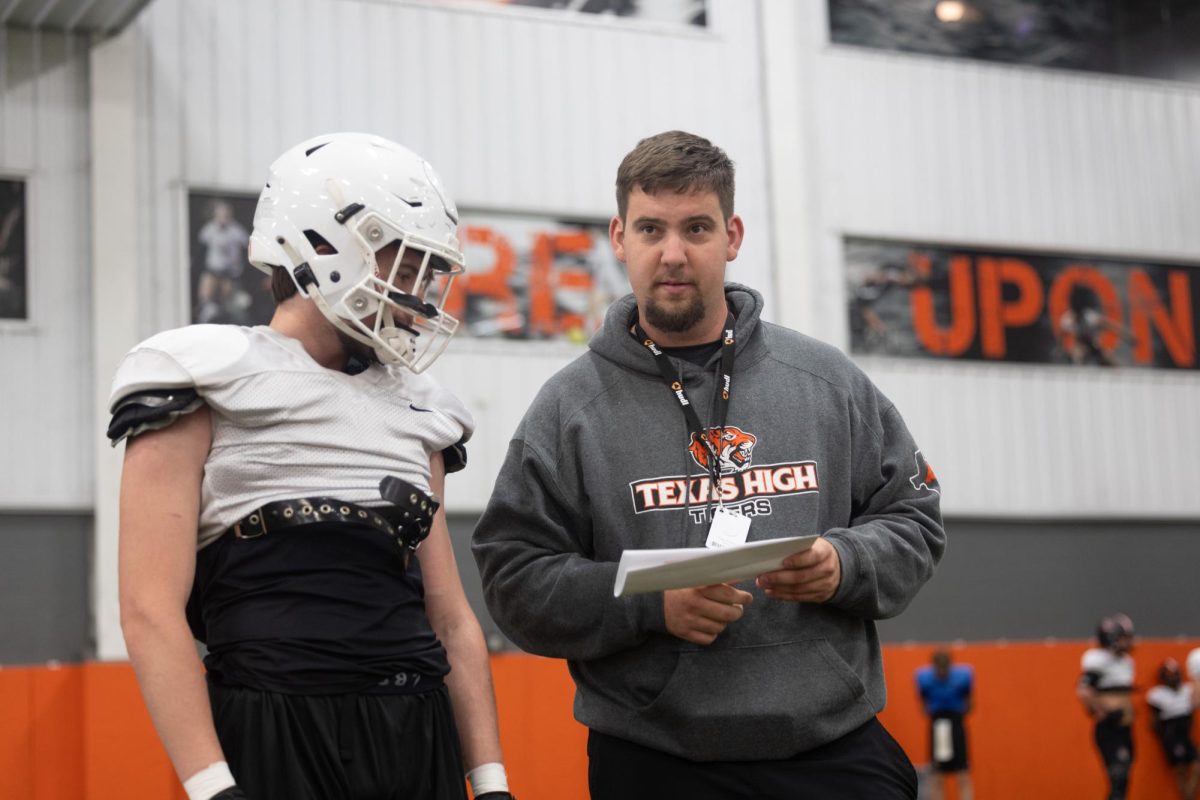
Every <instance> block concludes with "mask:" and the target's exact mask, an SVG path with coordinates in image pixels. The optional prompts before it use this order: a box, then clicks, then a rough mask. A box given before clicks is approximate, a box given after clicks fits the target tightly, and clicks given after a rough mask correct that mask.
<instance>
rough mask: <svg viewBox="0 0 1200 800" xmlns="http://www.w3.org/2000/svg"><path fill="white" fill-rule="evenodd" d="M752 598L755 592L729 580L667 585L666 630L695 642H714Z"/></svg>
mask: <svg viewBox="0 0 1200 800" xmlns="http://www.w3.org/2000/svg"><path fill="white" fill-rule="evenodd" d="M753 601H754V595H752V594H750V593H749V592H744V591H742V590H741V589H737V588H735V587H733V586H730V585H729V584H727V583H718V584H715V585H713V586H697V587H694V588H690V589H668V590H667V591H665V592H663V616H664V617H665V618H666V623H667V632H668V633H670V634H671V635H672V636H677V637H679V638H680V639H683V640H684V641H686V642H691V643H692V644H701V645H708V644H712V643H713V640H714V639H716V638H717V637H718V636H720V635H721V632H722V631H724V630H725V628H726V627H728V626H729V624H730V623H733V622H737V621H738V620H739V619H741V618H742V614H744V613H746V612H745V607H746V606H748V605H750V603H752V602H753Z"/></svg>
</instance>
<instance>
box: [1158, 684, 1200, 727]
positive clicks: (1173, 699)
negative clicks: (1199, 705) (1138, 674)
mask: <svg viewBox="0 0 1200 800" xmlns="http://www.w3.org/2000/svg"><path fill="white" fill-rule="evenodd" d="M1193 691H1194V687H1193V686H1192V684H1190V683H1187V682H1184V683H1181V684H1179V688H1177V689H1172V688H1171V687H1170V686H1164V685H1162V684H1159V685H1158V686H1155V687H1153V688H1152V689H1151V690H1150V691H1148V692H1146V702H1147V703H1149V704H1150V705H1152V706H1154V707H1155V708H1157V709H1158V714H1159V717H1160V718H1162V719H1164V720H1167V719H1175V718H1177V717H1186V716H1187V715H1188V714H1191V713H1192V711H1193V710H1194V709H1195V708H1196V704H1195V702H1194V700H1193V698H1192V693H1193Z"/></svg>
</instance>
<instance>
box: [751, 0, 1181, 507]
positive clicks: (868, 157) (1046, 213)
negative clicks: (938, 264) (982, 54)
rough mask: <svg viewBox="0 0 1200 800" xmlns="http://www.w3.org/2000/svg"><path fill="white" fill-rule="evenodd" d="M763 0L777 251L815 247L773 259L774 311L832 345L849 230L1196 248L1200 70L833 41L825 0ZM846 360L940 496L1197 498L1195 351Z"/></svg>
mask: <svg viewBox="0 0 1200 800" xmlns="http://www.w3.org/2000/svg"><path fill="white" fill-rule="evenodd" d="M763 8H764V28H765V30H766V31H767V32H768V33H767V40H768V41H767V48H768V49H767V60H766V64H767V75H768V81H769V83H770V84H771V86H770V87H769V92H770V94H769V96H770V98H771V102H772V106H771V116H772V118H773V119H780V120H788V121H789V122H788V124H787V125H785V126H779V125H776V126H773V127H772V130H771V137H772V158H773V160H772V163H773V164H775V165H776V170H775V176H776V184H775V186H776V191H775V193H774V195H773V197H774V199H775V203H776V208H775V214H776V228H775V231H776V234H777V237H778V240H777V252H779V254H780V263H781V264H786V263H794V262H802V263H803V262H808V263H809V264H811V266H809V267H807V269H806V272H805V275H804V277H803V279H801V278H795V277H790V276H789V275H788V274H787V273H786V272H781V274H780V276H779V280H780V281H781V282H782V283H783V285H784V287H785V295H786V296H788V297H792V298H796V299H797V302H795V303H785V304H782V306H781V313H782V318H783V321H784V322H785V323H789V324H792V325H794V326H796V327H800V328H803V329H805V330H807V331H810V332H813V333H814V334H816V335H817V336H819V337H821V338H824V339H827V340H829V341H832V342H835V343H837V344H839V345H841V346H843V347H845V346H846V345H847V341H848V328H847V323H846V312H845V309H846V291H845V277H844V274H843V271H842V244H841V242H842V237H843V236H844V235H847V234H850V235H854V234H858V235H868V236H879V237H895V238H899V239H905V240H909V241H932V242H948V243H955V244H978V245H984V246H996V247H1005V248H1010V249H1011V248H1028V249H1030V250H1032V251H1063V252H1068V253H1080V254H1085V255H1099V256H1102V255H1115V256H1121V255H1124V256H1134V257H1141V258H1143V259H1148V260H1153V259H1183V260H1187V261H1190V262H1191V263H1200V226H1197V225H1196V224H1195V220H1197V219H1200V149H1197V148H1196V146H1195V143H1196V142H1197V141H1200V88H1197V87H1196V86H1194V85H1188V84H1167V83H1157V82H1152V81H1144V80H1132V79H1124V78H1117V77H1096V76H1092V75H1084V74H1077V73H1069V72H1062V71H1050V70H1039V69H1033V68H1027V67H1013V66H1004V65H996V64H984V63H975V62H968V61H962V60H950V59H937V58H930V57H920V56H909V55H898V54H891V53H883V52H876V51H871V50H865V49H857V48H847V47H835V46H830V45H828V44H826V38H827V37H826V36H825V35H824V31H825V28H826V22H825V13H824V4H823V3H805V4H792V3H788V2H786V1H785V0H766V2H764V4H763ZM786 41H791V42H794V43H797V47H796V49H797V50H799V51H800V52H799V53H798V54H797V53H796V52H788V51H786V50H785V48H784V47H783V46H782V44H781V43H782V42H786ZM796 127H798V128H799V129H800V130H801V131H803V132H804V133H803V134H802V135H801V137H800V140H801V141H802V142H803V144H801V145H800V148H801V150H800V153H799V155H796V154H795V153H793V152H791V151H792V150H794V149H795V148H796V146H797V145H796V144H794V142H795V139H796V137H795V133H796V131H795V128H796ZM781 187H782V188H781ZM814 197H815V198H816V200H814V199H813V198H814ZM793 218H795V219H798V220H799V221H800V222H799V226H798V227H799V228H800V230H802V231H803V235H802V236H799V237H798V236H797V235H796V234H795V230H796V227H797V226H794V225H791V223H790V220H791V219H793ZM1195 280H1197V281H1200V270H1198V271H1197V274H1196V276H1195ZM861 363H862V365H863V367H864V368H866V370H867V371H868V372H869V373H870V374H871V375H872V377H874V378H875V379H876V381H877V382H878V383H879V384H880V385H881V387H882V388H883V389H884V390H885V392H887V393H888V394H889V395H890V396H891V398H892V399H893V400H894V401H896V403H897V405H898V406H899V407H900V409H901V411H902V412H903V414H904V416H905V418H906V420H907V421H908V423H909V426H910V427H911V428H912V429H913V431H914V433H915V434H916V435H917V437H918V440H919V441H920V442H921V443H922V446H923V447H924V449H925V452H926V455H927V456H928V457H929V458H930V460H931V462H932V463H933V465H934V467H935V468H936V469H937V471H938V474H939V477H940V478H941V479H942V483H943V485H944V487H945V494H944V508H945V510H946V511H948V512H950V513H958V514H979V515H988V516H1001V517H1018V518H1020V517H1024V518H1030V517H1035V518H1036V517H1043V516H1046V517H1060V516H1067V517H1089V516H1127V517H1150V518H1154V517H1168V518H1169V517H1185V518H1192V519H1195V518H1197V517H1200V492H1196V491H1195V489H1194V486H1193V482H1194V478H1195V476H1196V475H1198V474H1200V421H1198V415H1197V413H1196V409H1197V408H1200V374H1198V373H1196V372H1190V373H1168V372H1151V371H1147V370H1136V369H1125V370H1104V369H1098V368H1075V369H1067V368H1061V367H1031V366H1019V365H1008V364H995V365H991V364H982V363H976V364H969V363H968V364H963V363H954V364H951V363H945V362H934V361H920V360H897V359H883V358H871V359H862V361H861Z"/></svg>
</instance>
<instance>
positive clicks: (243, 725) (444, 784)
mask: <svg viewBox="0 0 1200 800" xmlns="http://www.w3.org/2000/svg"><path fill="white" fill-rule="evenodd" d="M209 697H210V699H211V700H212V708H213V717H214V721H215V722H216V727H217V738H218V739H220V741H221V748H222V749H223V750H224V752H225V758H226V760H227V761H228V762H229V768H230V770H231V771H232V772H233V776H234V778H235V779H236V780H237V782H238V785H239V786H240V787H242V790H243V791H244V792H245V793H246V797H248V798H249V799H250V800H466V797H467V794H466V787H465V782H464V780H463V766H462V754H461V752H460V750H459V744H458V732H457V730H456V729H455V727H454V714H453V711H452V710H451V707H450V696H449V694H448V693H447V690H446V687H445V686H439V687H438V688H437V689H434V690H432V691H429V692H422V693H420V694H403V695H371V694H350V695H285V694H277V693H274V692H263V691H258V690H254V689H243V688H229V687H221V686H216V685H214V684H211V683H210V684H209Z"/></svg>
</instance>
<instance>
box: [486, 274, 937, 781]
mask: <svg viewBox="0 0 1200 800" xmlns="http://www.w3.org/2000/svg"><path fill="white" fill-rule="evenodd" d="M726 297H727V299H728V300H729V302H730V304H731V307H732V308H733V310H734V313H735V314H736V316H737V321H736V325H735V332H736V349H735V353H736V364H735V367H734V370H733V385H732V391H731V395H732V397H731V400H730V406H729V415H728V420H727V423H726V426H727V432H730V433H732V438H731V439H730V440H729V441H728V447H727V448H726V451H725V456H726V457H724V458H722V472H723V475H722V490H723V492H724V494H725V497H726V498H727V499H726V504H727V505H732V506H736V507H739V508H741V510H742V511H743V513H745V514H748V515H752V516H753V521H752V524H751V527H750V533H749V537H748V538H749V540H750V541H757V540H762V539H772V538H779V537H783V536H796V535H803V534H812V533H821V534H824V535H825V537H826V538H827V539H828V540H829V541H830V542H831V543H832V544H833V545H834V547H835V548H836V549H837V552H838V555H839V556H840V558H841V568H842V579H841V585H840V586H839V588H838V590H837V592H836V594H835V595H834V597H833V598H832V599H831V600H830V601H829V602H828V603H825V604H820V605H817V604H811V603H795V602H787V601H782V600H770V599H767V597H766V596H765V595H764V594H763V593H762V592H761V591H759V590H758V589H757V588H756V587H755V586H754V584H753V581H746V582H744V583H742V584H739V588H742V589H746V590H747V591H751V592H753V593H754V594H755V601H754V602H753V603H752V604H751V605H749V606H748V607H747V608H746V613H745V616H744V617H743V618H742V619H740V620H738V621H736V622H734V623H732V624H731V625H730V626H729V627H728V628H726V629H725V631H724V632H723V633H722V634H721V635H720V636H719V637H717V639H716V641H715V642H713V643H712V644H711V645H709V646H707V647H701V646H698V645H694V644H691V643H688V642H685V641H683V640H681V639H678V638H676V637H674V636H671V635H669V634H668V633H667V632H666V626H665V624H664V620H663V601H662V595H661V594H645V595H635V596H632V597H624V598H617V599H614V598H613V581H614V578H615V576H616V572H617V561H618V560H619V559H620V557H621V552H622V551H623V550H625V549H626V548H664V547H702V546H703V545H704V542H705V538H706V535H707V531H708V518H707V514H708V511H707V508H706V506H705V503H704V500H703V493H704V488H703V487H704V484H705V483H707V480H708V479H707V477H706V475H707V473H706V471H705V469H703V468H702V467H701V466H700V463H699V461H698V459H697V457H696V456H695V455H693V452H692V451H691V450H690V449H689V444H690V439H691V435H690V433H689V431H688V427H687V423H686V421H685V419H684V415H683V411H682V409H681V408H680V406H679V403H678V401H677V400H676V398H675V395H674V394H673V393H672V392H671V391H670V389H669V388H668V387H667V385H666V383H665V381H664V380H663V377H662V374H661V373H660V372H659V371H658V369H657V367H656V365H655V362H654V359H653V357H652V356H651V355H650V353H649V352H648V351H647V350H646V349H645V348H644V347H643V346H642V345H641V344H640V343H639V342H638V341H637V340H635V339H634V338H633V337H632V336H631V335H630V333H629V327H630V323H631V321H632V320H633V319H634V314H635V313H636V311H635V308H636V305H635V300H634V298H633V296H632V295H629V296H626V297H624V298H622V299H621V300H618V301H617V302H615V303H614V304H613V305H612V307H611V308H610V309H609V311H608V315H607V318H606V320H605V324H604V328H603V329H602V330H601V331H600V332H599V333H597V334H596V336H595V337H594V338H593V339H592V341H591V343H590V345H589V346H590V352H588V353H586V354H584V355H582V356H580V357H579V358H578V359H576V360H575V361H574V362H572V363H571V364H569V365H568V366H567V367H566V368H564V369H563V370H562V371H561V372H559V373H558V374H557V375H555V376H554V377H553V378H551V379H550V380H549V381H548V382H547V383H546V385H545V386H543V387H542V389H541V391H540V392H539V394H538V396H537V398H536V399H535V400H534V402H533V404H532V406H530V408H529V410H528V412H527V413H526V415H525V418H524V420H522V422H521V425H520V427H519V428H518V429H517V432H516V434H515V436H514V437H513V440H512V442H511V443H510V445H509V449H508V455H507V459H506V461H505V463H504V466H503V467H502V469H501V470H500V476H499V478H498V479H497V481H496V486H495V489H494V491H493V494H492V497H491V500H490V502H489V504H488V507H487V510H486V511H485V513H484V515H483V517H482V518H481V519H480V521H479V526H478V527H477V528H476V530H475V535H474V541H473V546H472V549H473V551H474V554H475V558H476V560H477V561H478V563H479V570H480V574H481V576H482V578H483V586H484V594H485V597H486V600H487V604H488V608H489V610H490V611H491V613H492V616H493V617H494V618H495V620H496V623H497V624H498V625H499V626H500V628H501V630H503V631H504V632H505V634H507V635H508V636H509V638H511V639H512V640H513V641H514V642H516V643H517V644H518V645H519V646H520V647H522V648H523V649H525V650H527V651H529V652H532V653H537V654H540V655H544V656H552V657H558V658H565V659H567V660H568V664H569V667H570V671H571V675H572V677H573V678H574V679H575V684H576V688H577V691H576V695H575V717H576V719H578V720H579V721H580V722H581V723H583V724H584V725H586V726H588V727H589V728H592V729H595V730H597V731H600V732H602V733H607V734H610V735H613V736H618V737H621V738H624V739H627V740H630V741H633V742H636V743H638V744H642V745H645V746H647V747H652V748H655V749H657V750H661V751H665V752H667V753H672V754H674V755H678V756H682V757H685V758H690V759H693V760H697V761H712V760H754V759H771V758H785V757H788V756H791V755H794V754H796V753H798V752H802V751H804V750H808V749H811V748H813V747H816V746H818V745H821V744H824V743H826V742H829V741H831V740H833V739H835V738H837V737H839V736H841V735H843V734H845V733H848V732H849V731H851V730H853V729H854V728H856V727H858V726H860V725H862V724H863V723H864V722H866V721H868V720H869V719H871V717H872V716H873V715H874V714H876V713H877V712H878V711H879V710H881V709H882V708H883V706H884V700H885V691H884V681H883V669H882V661H881V655H880V649H879V639H878V635H877V634H876V630H875V623H874V620H877V619H883V618H886V617H890V616H894V615H896V614H899V613H900V612H901V611H903V610H904V608H905V607H906V606H907V605H908V603H909V602H910V601H911V600H912V598H913V596H914V595H916V593H917V590H918V589H920V587H921V585H922V584H924V583H925V581H926V580H928V579H929V577H930V575H932V573H933V568H934V566H935V565H936V564H937V562H938V560H939V559H940V558H941V555H942V552H943V550H944V549H945V544H946V537H945V533H944V531H943V529H942V523H941V515H940V512H939V508H938V501H939V491H940V490H939V487H938V484H937V481H936V478H935V477H934V476H933V472H932V470H930V469H929V467H928V465H927V464H926V463H925V461H924V459H923V457H922V455H921V454H920V452H919V450H918V448H917V446H916V444H915V443H914V442H913V440H912V437H911V436H910V434H909V432H908V430H907V429H906V428H905V426H904V422H903V420H901V419H900V415H899V413H898V412H897V411H896V409H895V407H894V406H893V405H892V404H891V403H890V402H888V400H887V398H885V397H884V396H883V395H882V394H881V393H880V392H879V390H878V389H876V388H875V386H874V385H873V384H872V383H871V381H870V380H869V379H868V378H867V377H866V376H865V375H864V374H863V373H862V372H861V371H860V370H859V369H858V368H857V367H856V366H855V365H854V364H853V363H851V362H850V360H849V359H847V358H846V357H845V356H844V355H843V354H842V353H841V352H839V351H838V350H837V349H835V348H833V347H830V346H829V345H826V344H823V343H821V342H818V341H816V340H814V339H811V338H809V337H807V336H804V335H801V334H799V333H796V332H794V331H790V330H788V329H786V328H781V327H779V326H777V325H771V324H768V323H765V322H762V321H760V320H759V313H760V311H761V309H762V297H761V296H760V295H759V294H758V293H757V292H755V291H753V290H752V289H748V288H746V287H744V286H739V285H736V284H728V285H727V286H726ZM719 362H720V355H719V353H718V354H714V356H713V357H712V359H711V360H710V361H709V363H708V364H707V366H706V367H705V368H703V369H701V368H698V367H696V366H695V365H693V364H690V363H687V362H683V361H676V362H675V363H676V365H677V366H678V368H679V371H680V374H681V376H682V379H683V382H684V386H685V387H686V391H687V393H688V395H689V397H690V398H691V401H692V402H693V403H694V404H695V407H696V409H697V412H698V414H699V416H700V419H701V421H702V423H703V424H704V425H706V426H707V425H712V424H716V422H715V421H714V420H713V419H712V413H711V409H712V402H711V401H712V399H713V398H714V392H715V389H716V386H715V382H716V379H717V377H718V374H717V373H718V372H719V369H718V367H719ZM689 487H690V488H689Z"/></svg>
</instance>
